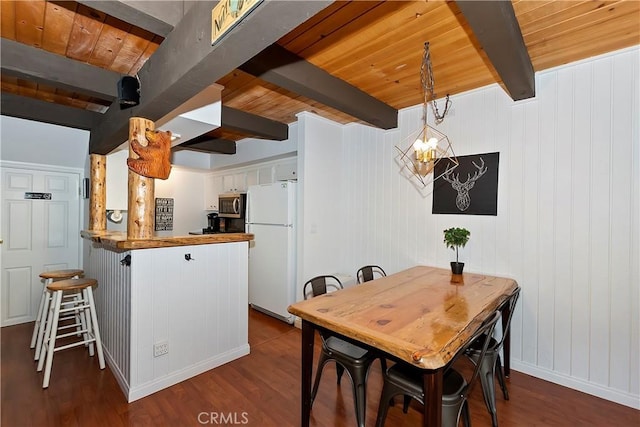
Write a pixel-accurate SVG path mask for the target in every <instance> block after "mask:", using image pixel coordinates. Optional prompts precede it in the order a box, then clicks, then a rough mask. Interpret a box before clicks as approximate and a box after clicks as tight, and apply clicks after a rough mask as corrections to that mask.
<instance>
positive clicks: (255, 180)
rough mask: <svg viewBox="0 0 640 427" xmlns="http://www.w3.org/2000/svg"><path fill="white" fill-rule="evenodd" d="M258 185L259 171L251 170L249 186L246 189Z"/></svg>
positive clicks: (248, 177)
mask: <svg viewBox="0 0 640 427" xmlns="http://www.w3.org/2000/svg"><path fill="white" fill-rule="evenodd" d="M256 184H258V169H255V170H251V171H248V172H247V185H246V188H245V190H246V189H248V188H249V187H250V186H252V185H256Z"/></svg>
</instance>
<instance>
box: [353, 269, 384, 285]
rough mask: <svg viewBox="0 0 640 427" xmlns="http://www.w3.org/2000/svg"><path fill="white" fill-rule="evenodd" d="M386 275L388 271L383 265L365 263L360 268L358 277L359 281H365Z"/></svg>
mask: <svg viewBox="0 0 640 427" xmlns="http://www.w3.org/2000/svg"><path fill="white" fill-rule="evenodd" d="M386 275H387V273H385V272H384V270H383V269H382V267H380V266H378V265H365V266H364V267H362V268H360V270H358V272H357V273H356V278H357V279H358V283H364V282H368V281H369V280H373V279H375V278H376V277H384V276H386Z"/></svg>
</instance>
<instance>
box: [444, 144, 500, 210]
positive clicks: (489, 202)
mask: <svg viewBox="0 0 640 427" xmlns="http://www.w3.org/2000/svg"><path fill="white" fill-rule="evenodd" d="M499 160H500V153H484V154H474V155H471V156H458V157H457V161H458V165H457V167H456V169H455V171H454V170H452V169H451V165H453V164H454V162H453V160H450V159H443V161H442V162H440V163H438V164H437V165H436V167H435V170H434V174H435V175H442V179H440V180H438V182H437V183H435V184H434V189H433V209H432V213H434V214H466V215H498V163H499Z"/></svg>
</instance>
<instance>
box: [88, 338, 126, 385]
mask: <svg viewBox="0 0 640 427" xmlns="http://www.w3.org/2000/svg"><path fill="white" fill-rule="evenodd" d="M102 353H103V354H104V361H105V362H106V364H107V365H108V366H109V369H110V370H111V372H112V373H113V376H114V377H116V381H117V382H118V385H119V386H120V390H122V392H123V393H124V395H125V396H128V395H129V382H128V381H127V379H126V378H125V376H124V375H123V374H122V371H121V370H120V368H119V367H118V364H117V363H116V361H115V359H114V358H113V356H111V353H109V350H107V348H106V347H105V346H104V345H103V346H102ZM96 357H97V356H96Z"/></svg>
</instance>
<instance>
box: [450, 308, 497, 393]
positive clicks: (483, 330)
mask: <svg viewBox="0 0 640 427" xmlns="http://www.w3.org/2000/svg"><path fill="white" fill-rule="evenodd" d="M499 318H500V312H499V311H495V312H494V313H493V314H492V315H491V316H489V318H487V319H486V320H485V321H484V322H483V323H482V325H481V326H480V327H479V328H478V330H477V331H476V332H474V334H473V336H472V337H471V338H469V340H468V341H467V342H466V343H465V345H464V346H463V347H462V348H461V349H460V351H459V352H458V353H457V354H456V356H455V357H454V359H453V360H452V361H451V362H452V363H453V362H454V361H455V360H456V359H457V358H458V357H459V356H460V355H462V354H464V353H465V352H466V351H467V349H469V348H470V347H471V346H472V345H473V344H474V342H475V341H477V340H481V342H482V348H481V351H480V357H479V358H478V360H477V361H476V363H475V367H474V369H473V375H472V376H471V377H470V379H469V381H468V383H467V387H466V389H465V390H464V391H463V394H464V395H465V396H468V395H469V393H470V392H471V390H472V389H473V385H474V384H475V382H476V379H477V378H478V374H479V373H480V367H481V366H482V360H483V359H484V356H485V354H487V348H488V347H489V342H490V341H491V335H493V330H494V329H495V327H496V323H497V322H498V319H499ZM474 348H475V346H474Z"/></svg>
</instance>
